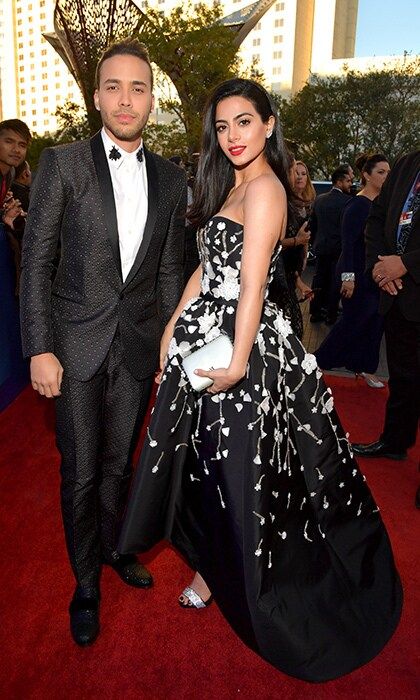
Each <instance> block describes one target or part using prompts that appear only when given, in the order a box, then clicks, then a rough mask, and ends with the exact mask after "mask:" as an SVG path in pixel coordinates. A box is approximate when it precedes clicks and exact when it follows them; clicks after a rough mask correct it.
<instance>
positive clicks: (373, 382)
mask: <svg viewBox="0 0 420 700" xmlns="http://www.w3.org/2000/svg"><path fill="white" fill-rule="evenodd" d="M357 377H363V379H364V380H365V382H366V384H367V385H368V386H370V387H372V389H383V388H384V386H385V384H384V383H383V382H381V380H380V379H376V378H375V379H374V378H373V376H372V375H370V374H366V372H360V373H356V379H357Z"/></svg>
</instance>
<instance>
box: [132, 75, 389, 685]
mask: <svg viewBox="0 0 420 700" xmlns="http://www.w3.org/2000/svg"><path fill="white" fill-rule="evenodd" d="M284 153H285V150H284V143H283V138H282V133H281V128H280V124H279V120H278V117H277V114H276V111H275V107H274V105H273V103H272V101H271V100H270V98H269V96H268V94H267V92H266V91H265V90H264V89H263V88H262V87H261V86H260V85H258V84H257V83H254V82H252V81H249V80H242V79H234V80H230V81H227V82H225V83H222V84H221V85H220V86H218V87H217V88H216V89H215V91H214V93H213V94H212V95H211V97H210V100H209V103H208V106H207V108H206V112H205V116H204V128H203V145H202V151H201V160H200V165H199V169H198V174H197V181H196V187H195V193H194V205H193V208H192V210H191V211H190V212H189V218H190V219H191V220H193V221H194V222H195V223H197V225H198V227H199V236H198V241H199V252H200V259H201V266H200V268H198V269H197V271H196V272H195V273H194V274H193V275H192V277H191V279H190V281H189V282H188V285H187V287H186V289H185V292H184V294H183V297H182V299H181V301H180V304H179V306H178V308H177V310H176V312H175V314H174V316H173V318H172V320H171V321H170V323H169V325H168V327H167V330H166V331H165V333H164V336H163V338H162V368H161V375H160V387H159V391H158V396H157V399H156V404H155V407H154V411H153V415H152V419H151V423H150V426H149V428H148V430H147V437H146V439H145V443H144V446H143V450H142V454H141V458H140V462H139V466H138V470H137V473H136V477H135V482H134V485H133V488H132V491H131V497H130V501H129V505H128V509H127V513H126V519H125V522H124V526H123V530H122V534H121V538H120V544H119V549H120V550H121V551H123V552H135V551H144V550H145V549H147V548H150V547H151V546H153V545H154V544H155V543H156V542H158V541H159V540H160V539H162V538H166V539H168V540H169V541H170V542H172V543H173V545H174V546H175V547H176V548H177V549H178V550H179V551H180V552H181V553H182V554H183V555H184V556H185V557H186V558H187V559H188V561H189V563H190V564H191V566H192V567H193V568H194V570H195V571H197V574H196V575H195V577H194V580H193V582H192V583H191V585H190V586H189V587H187V589H185V591H184V594H183V596H182V597H181V601H180V602H181V604H182V605H183V607H186V608H187V609H189V610H196V609H197V608H202V607H205V606H206V605H207V604H208V603H209V601H210V600H211V598H210V592H211V594H212V595H213V597H214V599H215V600H216V602H217V604H218V606H219V607H220V609H221V611H222V612H223V614H224V615H225V617H226V619H227V620H228V622H229V623H230V624H231V625H232V627H233V629H234V630H235V631H236V632H237V634H238V635H239V636H240V637H241V639H242V640H243V641H244V642H245V643H246V644H248V645H249V646H250V647H251V648H252V649H254V650H255V651H256V652H257V653H259V654H260V655H261V656H263V657H264V658H265V659H267V660H268V661H270V662H271V663H272V664H274V665H275V666H276V667H277V668H279V669H281V670H282V671H284V672H286V673H289V674H290V675H293V676H297V677H298V678H302V679H306V680H311V681H324V680H328V679H330V678H336V677H337V676H340V675H342V674H344V673H347V672H349V671H351V670H352V669H354V668H357V667H358V666H360V665H361V664H363V663H365V662H367V661H368V660H370V659H371V658H373V657H374V656H375V655H376V654H377V653H379V651H380V650H381V649H382V647H383V646H384V644H385V643H386V641H387V640H388V639H389V637H390V636H391V634H392V633H393V631H394V629H395V627H396V625H397V623H398V620H399V617H400V612H401V586H400V582H399V578H398V574H397V572H396V570H395V566H394V561H393V557H392V551H391V548H390V544H389V540H388V537H387V533H386V530H385V528H384V526H383V523H382V520H381V517H380V515H379V512H378V508H377V506H376V504H375V502H374V500H373V498H372V495H371V493H370V491H369V489H368V487H367V485H366V482H365V479H364V477H363V476H362V474H361V473H360V471H359V469H358V467H357V464H356V462H355V461H354V459H353V455H352V452H351V447H350V445H349V443H348V441H347V437H346V435H345V433H344V432H343V429H342V427H341V425H340V422H339V419H338V417H337V414H336V413H335V411H334V406H333V398H332V396H331V392H330V390H329V389H328V388H327V387H326V386H325V384H324V383H323V381H322V373H321V372H320V370H319V369H318V368H317V366H316V362H315V358H314V357H313V355H310V354H308V353H306V352H305V349H304V348H303V346H302V344H301V343H300V341H299V340H298V339H297V338H296V337H295V335H294V334H293V333H292V330H291V326H290V323H289V321H287V320H285V319H284V317H283V314H282V312H281V311H280V310H279V309H278V307H277V306H276V305H275V304H273V303H272V302H270V301H269V300H268V299H267V287H268V284H269V282H270V279H271V276H272V273H273V270H274V268H275V265H276V259H277V256H278V255H279V252H280V247H281V239H282V238H283V236H284V233H285V229H286V223H287V197H286V193H288V184H287V176H286V167H285V158H284ZM220 334H226V335H228V336H229V337H230V339H231V341H232V343H233V356H232V359H231V360H230V361H229V359H227V361H226V366H225V367H221V368H217V369H214V370H211V371H207V372H206V371H204V370H198V371H197V373H198V374H200V375H201V376H206V377H208V378H209V379H210V380H211V382H212V384H211V386H209V387H208V389H207V390H206V391H203V392H201V393H198V392H196V391H194V390H193V389H192V387H191V384H190V383H189V381H188V378H187V376H186V374H185V372H184V370H183V366H182V361H183V358H184V357H185V356H186V355H188V354H189V353H191V352H193V351H194V350H196V349H197V348H200V347H202V346H203V345H204V344H206V343H209V342H210V341H211V340H212V339H213V338H216V337H218V336H219V335H220ZM165 360H166V363H165ZM188 614H191V613H188Z"/></svg>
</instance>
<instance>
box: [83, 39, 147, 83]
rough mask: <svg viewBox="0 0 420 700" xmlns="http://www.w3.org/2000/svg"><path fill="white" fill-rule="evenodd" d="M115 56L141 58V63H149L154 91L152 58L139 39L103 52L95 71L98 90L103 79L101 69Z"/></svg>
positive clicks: (112, 46) (113, 46)
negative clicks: (105, 62)
mask: <svg viewBox="0 0 420 700" xmlns="http://www.w3.org/2000/svg"><path fill="white" fill-rule="evenodd" d="M113 56H135V57H136V58H139V59H140V60H141V61H144V62H145V63H147V65H148V66H149V68H150V85H151V88H152V89H153V71H152V65H151V63H150V57H149V52H148V50H147V48H146V46H145V45H144V44H142V43H141V42H140V41H137V39H130V40H127V41H119V42H116V43H115V44H111V45H110V46H108V48H107V49H105V51H104V52H103V54H102V56H101V57H100V59H99V61H98V64H97V66H96V71H95V87H96V89H98V88H99V81H100V78H101V68H102V64H103V63H104V61H106V60H107V59H108V58H113Z"/></svg>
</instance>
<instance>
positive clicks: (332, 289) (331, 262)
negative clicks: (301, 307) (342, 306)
mask: <svg viewBox="0 0 420 700" xmlns="http://www.w3.org/2000/svg"><path fill="white" fill-rule="evenodd" d="M339 257H340V254H339V253H334V254H330V255H317V258H316V262H315V273H314V278H313V281H312V289H317V290H319V291H316V292H315V296H314V298H313V300H312V301H311V303H310V312H311V314H313V315H314V316H319V315H321V313H322V310H323V309H326V311H327V317H328V318H331V319H334V318H336V316H337V313H338V305H339V303H340V294H339V291H338V288H337V277H336V271H335V268H336V266H337V262H338V258H339Z"/></svg>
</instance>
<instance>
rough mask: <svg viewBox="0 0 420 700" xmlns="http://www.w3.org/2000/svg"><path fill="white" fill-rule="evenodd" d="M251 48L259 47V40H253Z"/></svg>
mask: <svg viewBox="0 0 420 700" xmlns="http://www.w3.org/2000/svg"><path fill="white" fill-rule="evenodd" d="M252 46H261V39H253V40H252Z"/></svg>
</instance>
